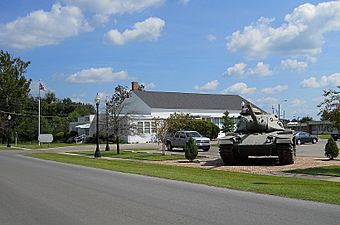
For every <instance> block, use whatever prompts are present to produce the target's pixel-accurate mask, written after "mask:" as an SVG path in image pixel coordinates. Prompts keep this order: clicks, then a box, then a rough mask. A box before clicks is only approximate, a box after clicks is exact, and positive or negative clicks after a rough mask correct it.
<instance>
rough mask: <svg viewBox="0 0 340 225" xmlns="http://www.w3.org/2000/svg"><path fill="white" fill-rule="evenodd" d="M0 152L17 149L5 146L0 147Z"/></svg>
mask: <svg viewBox="0 0 340 225" xmlns="http://www.w3.org/2000/svg"><path fill="white" fill-rule="evenodd" d="M2 150H19V149H17V148H8V147H7V144H6V145H0V151H2Z"/></svg>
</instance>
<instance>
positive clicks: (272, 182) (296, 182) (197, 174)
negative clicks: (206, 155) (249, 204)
mask: <svg viewBox="0 0 340 225" xmlns="http://www.w3.org/2000/svg"><path fill="white" fill-rule="evenodd" d="M29 156H32V157H35V158H40V159H47V160H53V161H57V162H63V163H71V164H76V165H82V166H87V167H94V168H101V169H106V170H113V171H119V172H124V173H132V174H141V175H147V176H152V177H160V178H166V179H172V180H179V181H186V182H191V183H198V184H205V185H209V186H215V187H222V188H229V189H236V190H242V191H249V192H256V193H262V194H270V195H276V196H282V197H289V198H296V199H303V200H311V201H317V202H324V203H331V204H338V205H340V198H339V196H340V183H337V182H329V181H318V180H307V179H300V178H288V177H276V176H267V175H254V174H246V173H237V172H226V171H219V170H208V169H199V168H188V167H180V166H170V165H160V164H152V163H142V162H132V161H122V160H105V159H94V158H93V159H92V158H87V157H83V156H69V155H62V154H56V153H35V154H30V155H29Z"/></svg>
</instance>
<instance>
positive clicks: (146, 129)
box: [144, 122, 150, 134]
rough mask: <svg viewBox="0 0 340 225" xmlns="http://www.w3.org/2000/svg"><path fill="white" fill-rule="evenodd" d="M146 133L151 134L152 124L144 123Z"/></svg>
mask: <svg viewBox="0 0 340 225" xmlns="http://www.w3.org/2000/svg"><path fill="white" fill-rule="evenodd" d="M144 133H145V134H150V122H144Z"/></svg>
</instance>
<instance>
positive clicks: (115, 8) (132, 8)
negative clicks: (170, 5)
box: [62, 0, 164, 16]
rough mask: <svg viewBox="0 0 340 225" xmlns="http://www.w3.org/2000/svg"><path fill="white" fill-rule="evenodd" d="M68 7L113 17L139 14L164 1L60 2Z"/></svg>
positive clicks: (79, 0)
mask: <svg viewBox="0 0 340 225" xmlns="http://www.w3.org/2000/svg"><path fill="white" fill-rule="evenodd" d="M62 1H63V2H65V3H66V4H68V5H74V6H78V7H79V8H81V9H84V10H88V11H91V12H92V13H95V14H97V15H102V16H104V15H106V16H109V15H114V14H123V13H133V12H140V11H142V10H144V9H146V8H149V7H154V6H159V5H161V4H163V3H164V0H95V1H94V0H62Z"/></svg>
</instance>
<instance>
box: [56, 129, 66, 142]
mask: <svg viewBox="0 0 340 225" xmlns="http://www.w3.org/2000/svg"><path fill="white" fill-rule="evenodd" d="M64 136H65V133H64V132H62V131H61V132H58V133H56V135H55V140H56V141H60V140H63V138H64Z"/></svg>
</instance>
